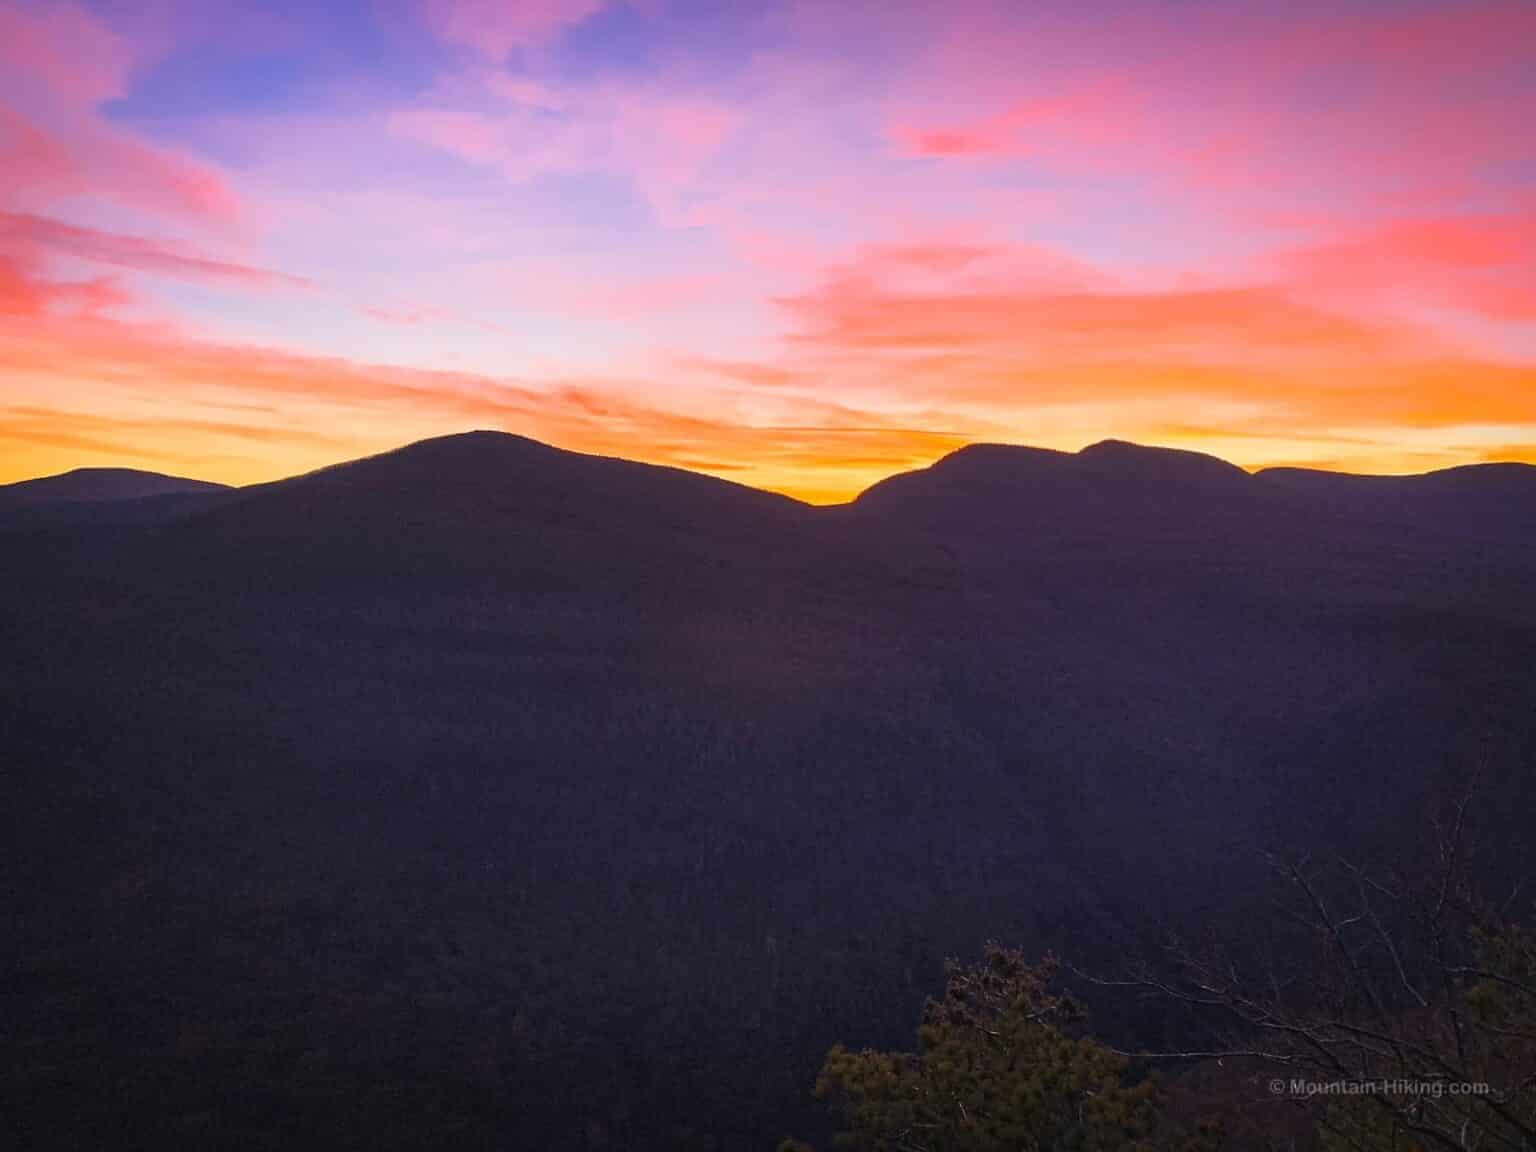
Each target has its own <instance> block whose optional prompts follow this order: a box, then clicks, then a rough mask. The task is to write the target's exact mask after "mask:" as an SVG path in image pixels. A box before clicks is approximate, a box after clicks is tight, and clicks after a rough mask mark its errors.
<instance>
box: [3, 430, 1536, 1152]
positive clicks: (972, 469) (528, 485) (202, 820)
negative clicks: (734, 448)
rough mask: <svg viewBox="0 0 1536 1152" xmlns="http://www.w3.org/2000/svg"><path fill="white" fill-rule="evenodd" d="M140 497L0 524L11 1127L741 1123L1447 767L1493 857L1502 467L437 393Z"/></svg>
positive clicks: (1515, 799)
mask: <svg viewBox="0 0 1536 1152" xmlns="http://www.w3.org/2000/svg"><path fill="white" fill-rule="evenodd" d="M131 489H132V486H131V485H127V484H125V485H123V486H121V487H118V488H115V489H114V488H113V487H112V486H111V485H107V486H105V487H98V486H91V485H84V486H83V487H77V488H76V489H75V490H76V491H86V492H90V493H97V494H98V495H93V496H86V497H82V498H78V500H79V501H80V502H81V503H82V504H83V505H90V506H104V505H105V504H109V503H112V502H113V501H112V500H110V499H103V498H102V497H101V496H100V495H99V493H101V492H103V491H107V492H110V491H114V490H115V491H129V490H131ZM5 491H7V490H4V489H0V493H3V492H5ZM11 491H14V486H13V489H11ZM142 499H148V500H156V499H180V500H185V501H186V503H184V504H182V505H180V506H161V507H158V508H157V510H156V512H155V514H154V515H153V516H144V517H142V518H140V519H138V520H136V521H127V520H124V519H123V518H116V519H112V520H103V521H101V522H100V523H95V522H92V521H90V520H89V519H85V520H82V519H80V518H79V517H75V518H74V519H72V520H70V521H69V525H70V526H69V530H68V532H67V533H61V532H60V531H59V529H58V525H57V522H56V521H53V520H49V519H48V518H46V517H44V518H43V519H41V520H34V521H30V522H26V523H20V524H18V523H17V522H15V521H9V522H8V523H9V524H10V527H9V529H8V531H7V534H6V536H5V538H4V540H3V542H0V548H3V557H4V559H3V561H0V603H3V604H4V605H5V606H6V608H5V611H4V612H3V613H0V651H3V652H4V653H5V656H6V659H5V661H4V663H3V669H4V670H3V672H0V678H3V679H0V740H3V747H0V758H3V762H4V766H5V771H4V772H3V773H0V843H4V844H5V845H6V846H7V852H8V873H9V875H10V877H11V878H12V880H11V882H10V883H9V884H7V885H6V886H5V888H4V890H3V895H0V900H3V901H4V906H3V907H0V914H3V917H4V923H5V924H6V925H7V930H6V932H5V933H4V939H3V943H0V948H3V949H4V952H3V955H0V959H3V963H4V973H3V977H4V979H3V986H4V988H5V989H7V990H8V991H7V999H6V1000H5V1001H4V1015H5V1025H6V1026H5V1027H4V1028H3V1029H0V1045H3V1046H4V1049H5V1051H4V1065H5V1067H6V1068H7V1069H10V1070H11V1071H10V1072H8V1073H7V1075H6V1076H5V1077H4V1078H3V1080H0V1094H3V1096H0V1117H4V1120H3V1121H0V1123H3V1124H8V1125H10V1126H11V1128H12V1129H17V1130H18V1131H19V1136H18V1138H17V1139H15V1140H12V1141H11V1143H10V1146H17V1147H34V1148H67V1147H82V1146H96V1147H109V1146H110V1147H128V1146H132V1147H180V1146H185V1145H187V1144H189V1143H194V1142H195V1143H200V1144H201V1145H202V1146H217V1147H229V1148H270V1147H327V1148H331V1147H367V1148H399V1149H418V1148H420V1149H425V1148H436V1147H442V1146H444V1145H445V1144H451V1145H452V1146H454V1147H458V1148H465V1149H480V1148H483V1149H492V1148H507V1147H530V1148H532V1147H537V1148H547V1149H556V1150H562V1149H597V1148H610V1149H612V1148H624V1149H637V1150H646V1149H668V1150H673V1149H700V1150H703V1149H735V1148H771V1147H773V1145H774V1143H775V1142H776V1141H777V1140H778V1138H780V1137H781V1136H783V1135H785V1134H786V1133H790V1132H794V1133H799V1134H807V1135H811V1136H815V1135H817V1134H818V1133H819V1132H820V1131H821V1128H822V1127H823V1126H824V1124H825V1117H824V1115H823V1113H822V1112H821V1110H820V1109H819V1108H818V1107H817V1106H815V1105H814V1104H813V1103H812V1102H811V1101H810V1100H809V1099H808V1096H807V1091H808V1086H809V1084H810V1083H811V1082H812V1081H813V1080H814V1076H815V1071H816V1068H817V1067H818V1066H819V1065H820V1062H821V1059H822V1057H823V1055H824V1054H825V1052H826V1050H827V1048H828V1047H829V1046H830V1045H831V1044H832V1043H833V1042H834V1041H842V1042H844V1043H847V1044H849V1045H851V1046H853V1047H860V1046H863V1045H866V1044H868V1045H877V1046H882V1047H888V1048H889V1047H902V1046H906V1045H909V1044H910V1041H911V1037H910V1034H909V1033H910V1022H911V1020H912V1019H914V1018H915V1016H916V1013H917V1010H918V1008H919V1006H920V1005H921V1002H922V1000H923V998H924V996H926V995H927V994H928V993H929V992H930V991H932V990H933V989H935V988H936V987H939V986H941V984H942V975H941V964H942V960H943V958H944V957H945V956H946V955H964V956H974V955H976V954H977V953H978V952H979V950H980V948H981V945H982V943H983V942H984V941H985V940H987V939H988V938H1001V939H1005V940H1007V941H1009V942H1011V943H1014V944H1017V945H1019V946H1021V947H1023V948H1025V949H1026V950H1027V951H1028V952H1030V953H1031V954H1040V953H1042V952H1044V951H1045V950H1047V949H1049V948H1055V949H1059V950H1061V951H1062V952H1063V953H1064V954H1066V955H1069V956H1071V957H1072V958H1073V959H1074V960H1075V961H1076V962H1077V963H1080V964H1083V965H1086V966H1092V965H1094V964H1095V963H1099V962H1106V963H1107V962H1110V961H1114V960H1118V959H1121V958H1123V957H1124V956H1126V955H1129V954H1133V953H1134V952H1135V950H1136V949H1138V948H1140V947H1142V946H1144V945H1146V944H1147V943H1148V942H1149V941H1152V940H1155V939H1156V938H1157V936H1158V933H1159V932H1160V931H1161V930H1162V929H1163V928H1166V927H1167V926H1170V925H1181V926H1184V927H1193V928H1195V929H1198V930H1199V931H1200V932H1202V933H1211V934H1217V935H1224V936H1228V937H1235V938H1238V939H1243V938H1247V937H1251V936H1252V934H1253V933H1254V926H1255V925H1262V924H1263V923H1264V922H1265V919H1264V918H1265V917H1266V916H1268V915H1269V914H1270V912H1269V906H1268V904H1267V903H1266V901H1265V899H1264V897H1263V895H1262V894H1261V889H1260V886H1259V884H1258V880H1257V877H1258V873H1259V872H1261V871H1262V865H1261V864H1259V863H1257V862H1256V851H1257V849H1259V848H1276V847H1287V848H1294V849H1295V850H1297V851H1299V852H1307V851H1311V852H1314V853H1317V854H1320V855H1328V854H1338V853H1341V852H1344V853H1347V854H1348V855H1349V856H1351V857H1352V858H1357V859H1363V858H1373V857H1378V856H1379V857H1381V858H1389V859H1392V858H1397V857H1398V856H1399V855H1400V854H1401V853H1402V852H1405V851H1414V850H1417V849H1416V846H1417V845H1418V844H1419V842H1420V840H1421V833H1422V829H1423V827H1424V814H1425V812H1426V810H1427V808H1428V807H1429V806H1430V805H1432V804H1433V803H1434V802H1435V801H1436V800H1437V799H1438V798H1441V797H1443V796H1444V795H1445V793H1446V792H1447V790H1448V789H1453V788H1456V787H1460V786H1461V785H1462V784H1463V783H1464V781H1465V779H1466V777H1467V775H1468V769H1469V766H1471V765H1475V766H1476V767H1477V772H1478V773H1479V776H1480V779H1481V780H1482V781H1483V782H1484V784H1485V786H1486V787H1487V788H1488V789H1489V790H1490V791H1492V792H1494V794H1496V795H1498V796H1499V797H1500V799H1501V804H1500V805H1499V807H1498V810H1497V811H1496V812H1494V813H1493V814H1491V815H1490V816H1489V817H1488V819H1487V820H1486V822H1485V823H1484V825H1483V826H1481V827H1480V829H1479V839H1478V843H1479V845H1480V847H1481V852H1482V857H1480V861H1481V862H1480V866H1482V867H1486V869H1487V870H1488V871H1489V872H1490V873H1491V874H1496V875H1498V876H1503V877H1506V878H1510V877H1514V876H1520V875H1527V874H1529V873H1530V871H1531V867H1532V863H1533V861H1532V856H1531V853H1532V849H1533V846H1532V844H1531V842H1530V837H1529V824H1530V817H1531V814H1532V813H1533V812H1536V774H1533V773H1532V772H1531V766H1532V764H1533V763H1536V681H1533V679H1532V677H1531V676H1530V674H1529V672H1530V669H1531V668H1533V667H1536V597H1533V596H1532V594H1531V590H1532V589H1533V588H1536V469H1532V468H1525V467H1521V466H1488V467H1485V468H1472V469H1458V470H1453V471H1452V472H1443V473H1435V474H1432V475H1429V476H1424V477H1412V478H1392V479H1375V478H1359V477H1346V476H1333V475H1329V474H1323V473H1297V472H1294V471H1289V470H1282V471H1275V472H1264V473H1259V474H1256V475H1249V474H1247V473H1244V472H1243V471H1241V470H1239V469H1237V468H1234V467H1232V466H1231V465H1228V464H1225V463H1223V462H1221V461H1218V460H1215V459H1213V458H1210V457H1204V456H1199V455H1196V454H1191V453H1175V452H1167V451H1164V450H1158V449H1148V448H1139V447H1136V446H1132V445H1126V444H1121V443H1114V442H1111V443H1107V444H1103V445H1098V446H1095V447H1094V448H1090V449H1087V450H1085V451H1083V452H1081V453H1075V454H1069V453H1054V452H1045V451H1040V450H1035V449H1026V448H1011V447H1003V446H990V445H978V446H973V447H970V448H966V449H963V450H961V451H960V452H957V453H955V454H953V455H951V456H949V457H946V458H945V459H944V460H941V461H939V462H938V463H937V464H935V465H934V466H932V467H930V468H927V469H923V470H921V471H918V472H913V473H908V474H905V475H902V476H897V477H893V478H891V479H890V480H887V481H884V482H883V483H881V484H878V485H876V486H875V487H873V488H872V489H870V490H869V491H868V492H866V493H865V494H864V495H862V496H861V497H860V498H859V499H858V500H856V501H854V502H852V503H851V504H848V505H844V506H839V507H833V508H816V507H811V506H808V505H805V504H801V503H798V502H796V501H793V500H789V499H786V498H784V497H780V496H774V495H771V494H767V493H763V492H759V491H755V490H753V489H749V488H744V487H742V486H740V485H735V484H731V483H728V482H725V481H721V480H716V479H712V478H709V477H705V476H700V475H696V474H692V473H688V472H684V471H680V470H676V469H668V468H659V467H654V466H649V465H643V464H636V463H632V462H627V461H621V460H613V459H607V458H602V457H593V456H584V455H580V454H577V453H571V452H564V451H561V450H558V449H555V448H551V447H549V446H547V445H543V444H539V443H537V442H535V441H530V440H525V439H522V438H519V437H512V436H506V435H503V434H499V433H472V434H469V435H465V436H459V437H449V438H444V439H440V440H433V441H427V442H423V443H421V444H416V445H412V446H410V447H408V448H405V449H402V450H400V451H397V452H393V453H387V454H385V455H382V456H378V457H373V458H370V459H368V460H362V461H356V462H353V463H350V464H345V465H341V466H338V467H335V468H330V469H325V470H322V471H320V472H316V473H313V474H310V475H307V476H302V477H295V478H293V479H291V480H285V481H282V482H280V483H277V484H270V485H262V486H258V487H254V488H247V489H239V490H233V491H211V492H210V491H203V490H201V489H199V490H194V491H186V490H177V491H172V492H162V493H158V494H151V493H144V492H141V493H140V496H139V497H129V498H125V499H124V500H121V501H117V502H118V503H128V504H132V503H134V501H136V500H142ZM1146 1011H1147V1012H1148V1013H1149V1015H1147V1016H1146V1017H1141V1016H1136V1015H1134V1014H1133V1015H1132V1016H1131V1017H1128V1018H1125V1019H1114V1020H1110V1021H1106V1022H1105V1023H1106V1027H1108V1028H1109V1029H1110V1030H1111V1031H1113V1030H1114V1029H1119V1030H1120V1033H1119V1034H1121V1035H1124V1036H1126V1037H1129V1039H1128V1041H1127V1042H1132V1041H1135V1040H1136V1039H1137V1038H1138V1037H1139V1038H1143V1039H1144V1038H1146V1037H1152V1038H1153V1039H1154V1040H1155V1039H1156V1038H1157V1037H1158V1036H1160V1032H1159V1030H1160V1029H1161V1028H1162V1027H1163V1026H1164V1025H1165V1023H1166V1022H1165V1021H1164V1020H1162V1019H1161V1018H1158V1017H1156V1015H1155V1013H1153V1012H1152V1010H1151V1009H1147V1010H1146ZM8 1135H11V1133H10V1132H7V1131H5V1130H4V1129H0V1136H8Z"/></svg>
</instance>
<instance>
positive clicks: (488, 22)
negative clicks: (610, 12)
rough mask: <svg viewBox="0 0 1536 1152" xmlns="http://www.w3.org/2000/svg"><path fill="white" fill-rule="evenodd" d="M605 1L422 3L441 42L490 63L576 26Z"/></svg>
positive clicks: (437, 0)
mask: <svg viewBox="0 0 1536 1152" xmlns="http://www.w3.org/2000/svg"><path fill="white" fill-rule="evenodd" d="M606 6H607V0H426V14H427V22H428V24H429V25H430V26H431V27H432V29H433V30H434V31H435V32H436V33H437V34H438V35H439V36H440V37H441V38H442V39H443V40H445V41H446V42H448V43H450V44H455V45H458V46H459V47H462V48H468V49H470V50H472V51H474V52H476V53H479V54H480V55H483V56H487V57H490V58H491V59H493V60H505V59H506V58H507V57H508V56H510V55H511V54H512V53H513V52H514V51H516V50H517V49H520V48H524V47H527V46H529V45H532V44H537V43H539V42H540V41H542V40H546V39H549V38H550V37H552V36H555V35H557V34H558V33H560V32H563V31H564V30H565V29H567V28H571V27H574V26H575V25H577V24H581V23H583V22H584V21H586V20H588V19H590V18H591V17H593V16H595V15H597V13H599V12H601V11H602V10H603V8H604V7H606Z"/></svg>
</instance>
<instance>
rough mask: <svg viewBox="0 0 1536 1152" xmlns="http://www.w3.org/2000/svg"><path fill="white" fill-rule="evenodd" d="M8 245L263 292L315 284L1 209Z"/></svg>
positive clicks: (1, 234)
mask: <svg viewBox="0 0 1536 1152" xmlns="http://www.w3.org/2000/svg"><path fill="white" fill-rule="evenodd" d="M6 248H9V249H12V250H17V249H20V250H24V251H32V252H38V253H44V254H47V255H49V256H55V257H57V256H64V257H70V258H73V259H77V260H83V261H85V262H87V263H92V264H102V265H106V266H108V267H113V268H119V269H123V270H126V271H129V272H141V273H146V274H149V275H154V276H168V277H171V278H173V279H177V280H186V281H191V282H194V283H200V284H212V285H228V286H233V287H240V288H251V289H263V290H265V289H274V288H297V289H304V290H309V289H312V288H314V286H315V285H314V283H313V282H312V281H309V280H306V279H304V278H303V277H299V276H290V275H287V274H286V273H282V272H274V271H271V270H269V269H266V268H255V267H252V266H250V265H248V264H240V263H234V262H231V261H227V260H216V259H210V258H208V257H206V256H202V255H199V254H197V253H195V252H191V251H188V250H186V249H184V248H183V247H181V246H179V245H176V244H174V243H171V242H169V241H164V240H152V239H148V238H145V237H142V236H125V235H121V234H118V233H112V232H102V231H98V230H96V229H93V228H82V227H79V226H77V225H73V224H67V223H65V222H64V221H62V220H55V219H52V218H50V217H46V216H33V215H26V214H20V213H13V212H5V211H0V249H6Z"/></svg>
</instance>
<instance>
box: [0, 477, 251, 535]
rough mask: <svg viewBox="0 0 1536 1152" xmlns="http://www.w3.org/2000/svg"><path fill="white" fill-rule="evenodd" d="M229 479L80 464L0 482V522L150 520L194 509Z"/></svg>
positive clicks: (55, 523) (222, 488)
mask: <svg viewBox="0 0 1536 1152" xmlns="http://www.w3.org/2000/svg"><path fill="white" fill-rule="evenodd" d="M228 491H231V489H230V488H228V487H227V486H226V485H223V484H213V483H209V482H208V481H205V480H188V479H186V478H184V477H181V476H166V475H162V474H161V473H159V472H141V471H138V470H136V469H132V468H77V469H75V470H74V471H72V472H64V473H62V474H60V475H58V476H43V477H39V478H38V479H35V480H22V481H19V482H17V483H14V484H0V528H6V527H10V528H14V527H18V526H22V527H26V526H49V525H53V526H59V525H69V524H120V523H145V522H150V521H156V520H163V519H167V518H171V517H174V516H175V515H177V514H179V513H182V512H185V511H189V510H191V509H193V508H195V507H198V506H200V505H201V504H203V503H205V502H207V501H208V499H209V498H211V497H216V496H218V495H220V494H222V493H225V492H228Z"/></svg>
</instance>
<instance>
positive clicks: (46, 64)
mask: <svg viewBox="0 0 1536 1152" xmlns="http://www.w3.org/2000/svg"><path fill="white" fill-rule="evenodd" d="M137 63H138V60H137V57H136V55H135V49H134V46H133V45H130V44H129V43H128V42H126V41H125V40H123V39H122V38H120V37H119V36H117V35H116V34H115V33H113V32H112V31H110V30H109V29H108V28H107V27H106V26H105V25H104V24H103V23H102V22H101V21H100V20H98V19H97V18H96V17H94V16H92V15H91V14H89V13H88V12H86V11H85V10H84V9H82V8H79V7H77V6H74V5H70V4H63V5H50V6H47V7H37V8H33V7H23V6H5V5H0V72H3V73H5V75H6V77H7V78H9V79H10V80H12V81H19V85H18V86H17V87H15V88H11V87H10V86H9V85H7V84H6V83H5V81H4V80H3V79H0V158H3V159H4V160H5V171H6V182H5V184H4V185H3V186H0V206H5V205H9V206H12V207H16V206H19V202H20V201H21V199H22V198H27V197H45V198H50V199H51V198H60V197H75V198H80V199H97V200H106V201H111V202H114V203H117V204H121V205H125V206H129V207H133V208H139V209H144V210H148V211H153V212H157V213H162V214H165V215H171V216H179V217H183V218H187V219H191V220H196V221H200V222H203V223H213V224H219V225H230V224H233V223H235V222H236V221H237V220H238V219H239V218H240V214H241V210H240V203H239V199H238V197H237V195H236V193H235V190H234V188H233V187H232V185H231V184H230V182H229V180H228V179H227V178H226V177H225V176H224V175H223V174H222V173H221V172H219V171H218V170H217V169H216V168H214V167H212V166H211V165H209V164H206V163H203V162H202V161H199V160H197V159H194V158H193V157H190V156H188V155H186V154H185V153H183V152H181V151H179V150H177V149H173V148H165V147H162V146H160V145H157V144H154V143H151V142H149V141H146V140H144V139H143V138H141V137H140V136H138V135H137V134H135V133H133V132H131V131H128V130H126V129H124V128H121V127H119V126H118V125H115V124H113V123H111V122H110V121H109V120H107V119H106V118H105V117H104V116H103V115H102V114H101V112H100V111H99V106H100V105H101V104H103V103H105V102H107V101H109V100H111V99H113V98H115V97H118V96H121V95H123V94H124V92H125V91H126V90H127V85H128V81H129V78H130V75H131V73H132V70H133V68H134V67H135V65H136V64H137Z"/></svg>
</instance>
